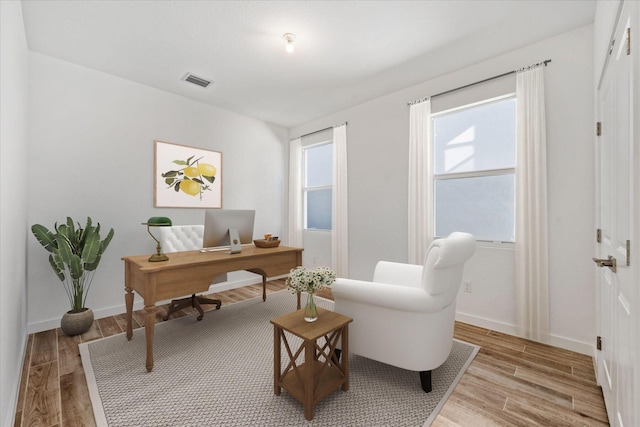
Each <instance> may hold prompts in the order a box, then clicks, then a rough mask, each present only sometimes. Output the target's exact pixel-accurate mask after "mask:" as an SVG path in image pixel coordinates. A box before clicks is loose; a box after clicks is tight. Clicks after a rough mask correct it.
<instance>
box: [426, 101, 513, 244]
mask: <svg viewBox="0 0 640 427" xmlns="http://www.w3.org/2000/svg"><path fill="white" fill-rule="evenodd" d="M505 99H516V94H515V92H514V93H509V94H506V95H502V96H497V97H494V98H489V99H484V100H481V101H477V102H473V103H470V104H465V105H461V106H458V107H454V108H450V109H448V110H444V111H439V112H437V113H433V114H432V115H431V132H432V134H431V141H432V142H431V144H432V147H431V148H430V149H431V152H434V151H435V144H436V138H435V134H434V132H435V126H434V121H435V119H436V118H438V117H439V116H444V115H447V114H451V113H455V112H456V111H460V110H467V109H469V108H473V107H477V106H479V105H483V104H490V103H494V102H499V101H503V100H505ZM516 135H517V130H516ZM513 144H514V147H515V145H516V140H515V139H514V141H513ZM431 162H432V168H433V175H432V179H431V186H430V188H431V191H432V194H433V195H434V197H433V224H432V227H433V235H434V237H435V238H440V237H446V236H439V235H438V234H437V233H436V221H437V218H436V205H437V203H438V201H437V200H436V198H435V194H436V183H437V181H445V180H448V179H460V178H480V177H487V176H500V175H513V176H514V179H515V174H516V167H517V165H516V166H514V167H511V168H499V169H485V170H479V171H474V172H452V173H439V174H437V173H436V172H435V164H434V162H435V158H433V159H431ZM514 162H515V159H514ZM516 197H517V195H516V194H515V188H514V198H513V207H514V211H513V226H514V240H513V241H510V240H508V241H502V240H481V239H478V241H480V242H491V243H497V244H514V243H515V226H516V223H515V222H516V213H515V204H516V200H515V199H516Z"/></svg>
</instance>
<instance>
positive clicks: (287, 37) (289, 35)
mask: <svg viewBox="0 0 640 427" xmlns="http://www.w3.org/2000/svg"><path fill="white" fill-rule="evenodd" d="M282 38H283V39H285V40H286V41H287V46H286V47H285V49H286V50H287V52H289V53H292V52H293V51H294V49H295V46H294V45H293V41H294V40H295V39H296V35H295V34H292V33H284V34H283V35H282Z"/></svg>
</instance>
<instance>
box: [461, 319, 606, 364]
mask: <svg viewBox="0 0 640 427" xmlns="http://www.w3.org/2000/svg"><path fill="white" fill-rule="evenodd" d="M456 320H457V321H459V322H463V323H468V324H470V325H474V326H479V327H481V328H486V329H491V330H492V331H496V332H501V333H503V334H508V335H513V336H516V337H519V336H520V334H519V333H518V329H517V327H516V325H510V324H508V323H502V322H496V321H494V320H490V319H485V318H482V317H477V316H473V315H469V314H465V313H456ZM543 343H544V344H549V345H552V346H554V347H559V348H562V349H565V350H570V351H575V352H576V353H580V354H584V355H587V356H593V354H594V346H593V345H592V344H590V343H586V342H582V341H577V340H574V339H571V338H566V337H561V336H558V335H549V336H548V337H547V339H546V340H544V341H543Z"/></svg>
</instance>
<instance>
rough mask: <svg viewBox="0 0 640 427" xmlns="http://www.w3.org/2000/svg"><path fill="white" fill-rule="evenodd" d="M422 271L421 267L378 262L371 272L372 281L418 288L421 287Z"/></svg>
mask: <svg viewBox="0 0 640 427" xmlns="http://www.w3.org/2000/svg"><path fill="white" fill-rule="evenodd" d="M423 270H424V267H423V266H421V265H414V264H402V263H399V262H389V261H380V262H378V264H377V265H376V269H375V270H374V272H373V281H374V282H378V283H388V284H390V285H402V286H412V287H416V288H418V287H421V286H422V271H423Z"/></svg>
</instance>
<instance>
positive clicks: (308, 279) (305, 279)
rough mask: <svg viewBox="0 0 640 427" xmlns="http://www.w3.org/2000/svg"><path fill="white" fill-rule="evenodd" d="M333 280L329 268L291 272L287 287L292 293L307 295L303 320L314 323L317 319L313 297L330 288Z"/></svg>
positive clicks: (301, 268) (332, 273)
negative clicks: (321, 290)
mask: <svg viewBox="0 0 640 427" xmlns="http://www.w3.org/2000/svg"><path fill="white" fill-rule="evenodd" d="M334 280H336V273H334V272H333V270H331V269H330V268H329V267H317V268H315V269H313V270H310V269H308V268H306V267H296V268H294V269H293V270H291V274H290V276H289V278H288V279H287V287H288V288H289V289H290V290H291V292H292V293H296V292H306V293H307V304H306V305H305V307H304V320H306V321H307V322H315V321H316V320H317V319H318V308H317V307H316V303H315V300H314V299H313V297H314V295H315V293H316V292H318V291H319V290H320V289H322V288H324V287H327V286H331V284H332V283H333V281H334Z"/></svg>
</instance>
